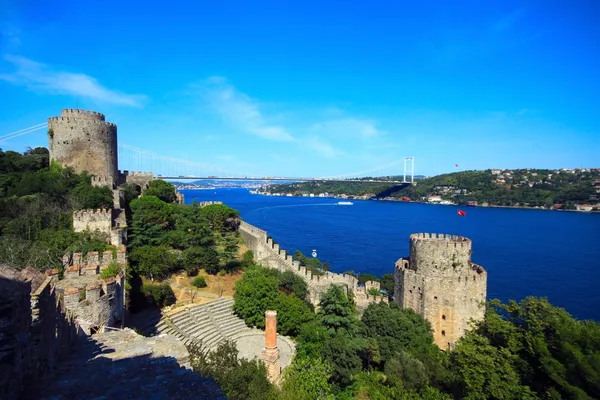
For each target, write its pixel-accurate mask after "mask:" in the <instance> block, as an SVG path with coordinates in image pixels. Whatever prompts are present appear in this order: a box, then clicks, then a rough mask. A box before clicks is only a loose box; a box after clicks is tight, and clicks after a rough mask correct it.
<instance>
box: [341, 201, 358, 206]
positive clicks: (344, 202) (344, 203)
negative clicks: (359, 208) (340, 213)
mask: <svg viewBox="0 0 600 400" xmlns="http://www.w3.org/2000/svg"><path fill="white" fill-rule="evenodd" d="M352 204H354V203H353V202H351V201H338V206H351V205H352Z"/></svg>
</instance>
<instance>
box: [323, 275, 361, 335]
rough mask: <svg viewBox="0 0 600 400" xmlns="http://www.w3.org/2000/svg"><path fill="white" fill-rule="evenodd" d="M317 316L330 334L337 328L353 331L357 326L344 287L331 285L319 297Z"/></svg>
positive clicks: (336, 330)
mask: <svg viewBox="0 0 600 400" xmlns="http://www.w3.org/2000/svg"><path fill="white" fill-rule="evenodd" d="M318 316H319V318H320V321H321V324H323V326H325V328H327V330H328V331H329V333H330V334H332V335H333V334H335V333H336V332H338V331H339V330H344V331H346V332H349V333H354V332H356V331H357V328H358V320H357V316H356V310H355V307H354V303H353V302H352V300H350V299H349V298H348V296H347V295H346V293H345V291H344V289H343V288H342V287H340V286H336V285H332V286H330V287H329V289H328V290H327V292H326V293H324V294H323V296H322V297H321V302H320V309H319V313H318Z"/></svg>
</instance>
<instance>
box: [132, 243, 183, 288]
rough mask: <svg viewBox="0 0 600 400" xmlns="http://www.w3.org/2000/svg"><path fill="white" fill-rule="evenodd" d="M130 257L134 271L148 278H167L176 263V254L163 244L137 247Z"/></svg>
mask: <svg viewBox="0 0 600 400" xmlns="http://www.w3.org/2000/svg"><path fill="white" fill-rule="evenodd" d="M130 259H131V260H132V261H133V265H134V268H135V269H136V271H137V272H138V273H139V274H140V275H143V276H146V277H148V278H150V280H154V279H164V278H167V277H168V276H169V274H170V273H171V272H172V271H173V270H174V269H175V268H176V267H177V265H178V259H177V256H176V255H175V254H173V253H172V252H171V250H170V249H169V248H168V247H165V246H141V247H137V248H135V249H134V250H133V252H132V253H131V256H130Z"/></svg>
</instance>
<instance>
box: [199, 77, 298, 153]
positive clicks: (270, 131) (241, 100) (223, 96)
mask: <svg viewBox="0 0 600 400" xmlns="http://www.w3.org/2000/svg"><path fill="white" fill-rule="evenodd" d="M203 86H204V87H203V88H204V89H205V90H206V95H207V97H208V101H209V104H210V106H211V107H212V108H213V109H214V110H215V111H216V112H217V113H218V114H219V115H220V116H221V118H222V119H224V120H225V122H226V123H227V124H229V125H231V126H232V127H234V128H235V129H238V130H240V131H244V132H247V133H251V134H253V135H256V136H259V137H262V138H264V139H268V140H275V141H284V142H285V141H294V140H295V139H294V137H293V136H292V135H291V134H290V132H289V131H288V130H287V129H286V128H285V127H283V126H279V125H276V124H272V123H269V121H267V118H266V117H265V116H264V115H263V113H261V111H260V107H259V103H258V102H257V101H256V100H253V99H252V98H250V96H248V95H247V94H245V93H242V92H240V91H238V90H237V89H236V88H235V87H234V86H233V85H231V84H229V83H228V82H227V80H226V79H225V78H222V77H211V78H209V79H208V80H207V82H206V85H203Z"/></svg>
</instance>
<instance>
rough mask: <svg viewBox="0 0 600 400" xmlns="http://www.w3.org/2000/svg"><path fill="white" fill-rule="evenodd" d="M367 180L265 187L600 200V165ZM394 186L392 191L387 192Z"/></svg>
mask: <svg viewBox="0 0 600 400" xmlns="http://www.w3.org/2000/svg"><path fill="white" fill-rule="evenodd" d="M415 178H417V177H416V176H415ZM369 179H373V180H375V179H378V178H366V179H365V181H364V182H327V181H314V182H298V183H292V184H286V185H281V184H275V185H270V186H269V187H268V188H266V191H267V192H269V193H293V194H297V195H302V194H305V193H308V194H321V193H329V194H331V195H350V196H364V195H368V194H378V193H386V196H388V197H389V198H397V199H400V198H409V199H410V200H413V201H424V200H425V201H426V200H428V199H433V198H435V199H436V200H441V201H444V200H445V201H447V202H452V203H457V204H467V203H468V202H477V203H478V204H483V203H487V204H489V205H498V206H525V207H548V208H552V207H556V206H557V205H561V207H562V208H564V209H572V208H575V204H582V203H587V204H594V205H595V204H599V203H600V202H599V197H600V169H573V170H570V169H561V170H548V169H515V170H485V171H461V172H454V173H450V174H443V175H437V176H433V177H429V178H424V177H419V178H418V179H416V180H415V184H414V185H411V186H409V187H405V188H401V189H400V190H397V191H393V187H394V184H391V183H390V184H387V183H374V182H368V180H369ZM391 188H392V192H391V193H389V192H390V189H391ZM386 191H387V192H386Z"/></svg>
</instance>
